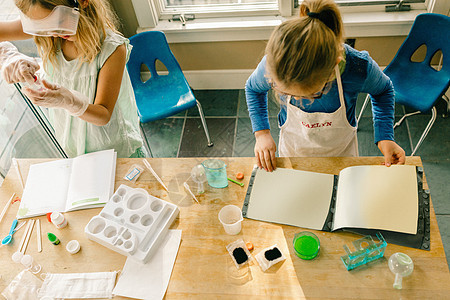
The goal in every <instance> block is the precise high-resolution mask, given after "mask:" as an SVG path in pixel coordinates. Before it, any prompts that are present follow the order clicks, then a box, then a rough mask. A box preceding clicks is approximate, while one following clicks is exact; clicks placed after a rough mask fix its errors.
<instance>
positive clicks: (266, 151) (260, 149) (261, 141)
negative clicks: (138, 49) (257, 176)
mask: <svg viewBox="0 0 450 300" xmlns="http://www.w3.org/2000/svg"><path fill="white" fill-rule="evenodd" d="M255 138H256V144H255V156H256V163H257V164H258V167H259V168H264V170H266V171H268V172H272V171H273V170H275V169H276V168H277V159H276V157H275V152H276V151H277V145H276V144H275V141H274V140H273V138H272V135H270V130H269V129H265V130H259V131H256V132H255Z"/></svg>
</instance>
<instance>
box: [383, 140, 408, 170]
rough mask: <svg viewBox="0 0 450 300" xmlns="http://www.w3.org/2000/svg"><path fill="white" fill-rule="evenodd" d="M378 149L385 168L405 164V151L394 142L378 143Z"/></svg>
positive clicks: (384, 141)
mask: <svg viewBox="0 0 450 300" xmlns="http://www.w3.org/2000/svg"><path fill="white" fill-rule="evenodd" d="M378 149H380V151H381V153H383V155H384V165H385V166H386V167H389V166H390V165H404V164H405V150H403V149H402V147H400V146H399V145H398V144H397V143H396V142H394V141H390V140H382V141H379V142H378Z"/></svg>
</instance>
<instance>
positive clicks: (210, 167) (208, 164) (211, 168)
mask: <svg viewBox="0 0 450 300" xmlns="http://www.w3.org/2000/svg"><path fill="white" fill-rule="evenodd" d="M202 166H203V167H204V168H205V173H206V179H207V180H208V184H209V185H210V186H211V187H213V188H218V189H221V188H225V187H227V186H228V177H227V165H226V164H225V162H223V161H222V160H220V159H207V160H205V161H203V162H202Z"/></svg>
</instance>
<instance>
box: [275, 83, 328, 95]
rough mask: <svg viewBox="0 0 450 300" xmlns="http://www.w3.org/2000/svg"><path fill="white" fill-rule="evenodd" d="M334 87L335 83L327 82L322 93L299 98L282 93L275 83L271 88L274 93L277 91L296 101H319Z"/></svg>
mask: <svg viewBox="0 0 450 300" xmlns="http://www.w3.org/2000/svg"><path fill="white" fill-rule="evenodd" d="M332 86H333V81H327V82H326V83H325V84H324V86H323V87H322V89H321V90H320V91H318V92H316V93H314V94H310V95H306V96H299V95H291V94H288V93H285V92H283V91H280V90H279V89H278V88H277V86H276V85H275V83H274V82H273V81H272V82H271V83H270V87H271V88H272V89H273V90H274V91H276V92H277V93H278V94H280V95H281V96H290V97H291V98H293V99H295V100H301V99H310V100H315V99H319V98H321V97H322V96H323V95H325V94H327V93H328V92H329V91H330V89H331V87H332Z"/></svg>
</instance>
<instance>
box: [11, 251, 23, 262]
mask: <svg viewBox="0 0 450 300" xmlns="http://www.w3.org/2000/svg"><path fill="white" fill-rule="evenodd" d="M22 257H23V253H22V252H19V251H17V252H14V253H13V255H12V257H11V258H12V260H13V262H15V263H18V264H20V260H21V259H22Z"/></svg>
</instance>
